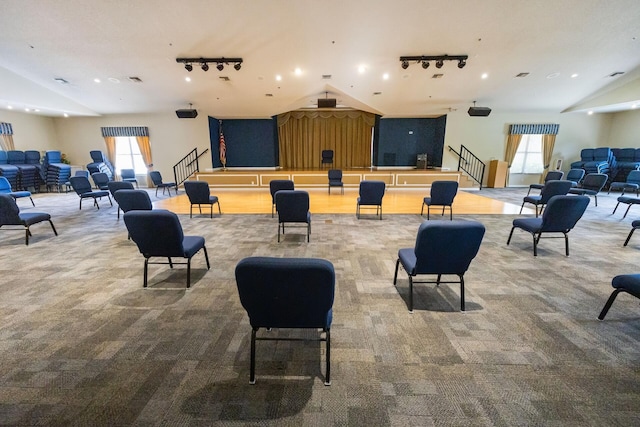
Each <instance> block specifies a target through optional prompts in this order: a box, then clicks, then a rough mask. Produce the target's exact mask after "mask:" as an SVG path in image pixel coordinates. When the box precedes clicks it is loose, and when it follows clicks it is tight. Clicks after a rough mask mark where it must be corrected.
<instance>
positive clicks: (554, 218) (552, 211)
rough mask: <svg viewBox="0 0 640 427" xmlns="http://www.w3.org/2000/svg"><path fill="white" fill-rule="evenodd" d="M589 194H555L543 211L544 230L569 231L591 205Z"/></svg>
mask: <svg viewBox="0 0 640 427" xmlns="http://www.w3.org/2000/svg"><path fill="white" fill-rule="evenodd" d="M589 200H590V199H589V196H572V195H569V196H554V197H552V198H551V200H549V203H547V207H546V208H545V209H544V212H543V213H542V226H541V229H540V231H542V232H545V231H546V232H561V231H569V230H571V229H572V228H573V227H575V225H576V223H577V222H578V220H579V219H580V218H582V215H583V214H584V211H585V210H587V206H588V205H589Z"/></svg>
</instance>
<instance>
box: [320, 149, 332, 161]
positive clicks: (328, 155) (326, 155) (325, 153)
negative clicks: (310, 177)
mask: <svg viewBox="0 0 640 427" xmlns="http://www.w3.org/2000/svg"><path fill="white" fill-rule="evenodd" d="M331 162H333V150H322V163H331Z"/></svg>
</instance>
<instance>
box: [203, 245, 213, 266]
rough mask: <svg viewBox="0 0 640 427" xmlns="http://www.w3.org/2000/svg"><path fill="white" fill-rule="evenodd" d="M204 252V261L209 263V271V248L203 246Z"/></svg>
mask: <svg viewBox="0 0 640 427" xmlns="http://www.w3.org/2000/svg"><path fill="white" fill-rule="evenodd" d="M202 250H203V251H204V259H205V261H207V270H209V269H211V266H210V265H209V254H208V253H207V248H206V247H205V246H203V247H202Z"/></svg>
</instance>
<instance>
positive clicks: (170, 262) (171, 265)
mask: <svg viewBox="0 0 640 427" xmlns="http://www.w3.org/2000/svg"><path fill="white" fill-rule="evenodd" d="M167 259H168V260H169V268H173V261H171V258H170V257H167Z"/></svg>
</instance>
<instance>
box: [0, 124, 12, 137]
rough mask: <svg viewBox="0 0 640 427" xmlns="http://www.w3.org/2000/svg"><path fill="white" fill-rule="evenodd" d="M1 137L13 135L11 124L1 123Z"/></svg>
mask: <svg viewBox="0 0 640 427" xmlns="http://www.w3.org/2000/svg"><path fill="white" fill-rule="evenodd" d="M0 135H13V128H12V127H11V123H4V122H2V123H0Z"/></svg>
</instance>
